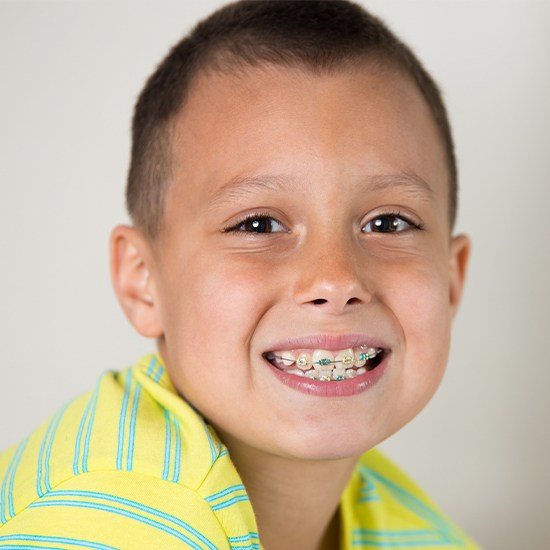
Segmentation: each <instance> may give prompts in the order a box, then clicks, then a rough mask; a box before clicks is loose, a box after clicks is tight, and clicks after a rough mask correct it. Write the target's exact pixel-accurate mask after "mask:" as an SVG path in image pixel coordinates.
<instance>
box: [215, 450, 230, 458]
mask: <svg viewBox="0 0 550 550" xmlns="http://www.w3.org/2000/svg"><path fill="white" fill-rule="evenodd" d="M228 454H229V451H228V450H227V449H224V450H223V451H222V452H221V453H220V454H219V455H218V458H220V456H225V455H228Z"/></svg>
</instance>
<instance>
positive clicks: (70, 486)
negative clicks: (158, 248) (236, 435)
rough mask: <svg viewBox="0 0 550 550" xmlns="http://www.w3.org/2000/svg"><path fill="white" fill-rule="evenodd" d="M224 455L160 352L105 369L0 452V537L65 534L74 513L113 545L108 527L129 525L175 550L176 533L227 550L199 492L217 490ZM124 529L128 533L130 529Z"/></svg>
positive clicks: (212, 511) (81, 522)
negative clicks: (24, 533) (176, 386)
mask: <svg viewBox="0 0 550 550" xmlns="http://www.w3.org/2000/svg"><path fill="white" fill-rule="evenodd" d="M222 451H223V446H222V445H221V443H220V441H219V440H218V439H217V436H216V435H215V433H214V432H213V430H212V429H211V428H210V427H209V426H208V425H207V424H206V423H205V422H204V420H203V419H202V417H200V415H198V414H197V413H196V412H195V411H194V410H193V409H192V408H191V407H190V406H189V405H188V404H187V403H185V402H184V401H183V400H182V399H181V398H180V397H179V396H178V395H177V394H176V393H175V392H174V390H173V387H172V386H171V383H170V381H169V379H168V378H167V376H166V373H165V372H164V367H163V365H162V364H161V363H160V362H159V361H158V356H157V355H150V356H146V357H145V358H142V360H140V362H138V363H137V364H136V365H134V366H133V367H131V368H128V369H125V370H124V371H121V372H115V371H106V372H105V373H104V374H103V375H102V376H101V378H100V379H99V380H98V382H97V384H96V385H95V386H94V388H93V389H91V390H90V391H88V392H87V393H85V394H84V395H82V396H81V397H79V398H77V399H75V400H74V401H72V402H70V403H68V404H67V405H65V406H63V407H61V408H60V409H59V410H58V411H57V412H56V413H55V414H53V415H52V416H51V417H50V418H49V419H48V420H47V421H46V422H45V423H44V424H43V425H42V426H40V427H39V428H38V429H37V430H36V431H35V432H33V433H32V434H31V435H29V436H28V437H27V438H25V439H24V440H23V441H22V442H21V443H20V444H18V445H15V446H13V447H11V448H10V449H8V450H7V451H5V452H4V453H2V454H0V488H1V491H0V535H2V537H4V536H8V534H7V533H11V532H14V533H15V532H19V531H20V530H21V529H26V527H24V526H26V525H30V526H31V527H33V526H34V527H36V526H37V525H38V526H39V529H38V532H40V533H46V532H50V527H51V528H52V529H53V531H52V532H53V533H54V534H55V533H57V535H58V534H59V533H63V534H64V536H65V535H66V534H67V533H68V532H70V531H71V530H72V527H71V528H70V527H68V526H67V525H68V524H67V519H68V517H70V518H73V517H74V518H75V521H74V522H72V521H71V525H72V523H75V525H79V526H80V525H81V524H82V525H89V526H90V528H91V529H92V530H94V529H95V530H97V528H98V525H101V526H102V527H101V531H102V532H103V531H105V532H106V533H107V531H108V533H107V534H106V535H105V536H106V537H107V539H109V540H111V539H112V537H114V536H115V533H114V532H111V531H112V530H113V529H114V527H113V528H112V529H111V527H109V525H110V524H111V523H112V524H113V525H114V524H115V523H116V524H117V525H119V526H120V525H124V524H126V523H128V522H130V523H131V524H132V529H133V528H134V527H136V526H139V529H138V531H135V532H136V533H137V534H136V536H140V535H139V532H140V530H141V531H143V532H142V533H141V536H145V535H144V532H145V531H144V530H149V531H151V530H153V531H155V532H156V531H159V530H160V531H162V532H163V533H165V534H166V536H168V537H169V539H170V538H171V540H172V543H171V544H172V545H173V542H174V540H175V539H174V537H176V539H177V538H178V537H179V539H180V542H185V541H186V539H185V537H190V539H189V540H192V541H195V542H193V544H196V540H202V539H201V537H205V540H204V541H203V543H204V544H206V546H207V547H211V548H218V547H220V548H221V547H225V546H224V544H225V545H226V544H227V542H225V543H224V542H223V541H227V539H226V538H223V532H224V530H223V529H222V527H221V525H220V522H219V520H218V518H217V516H216V513H215V510H212V506H211V503H210V502H209V501H208V500H207V499H206V498H205V497H207V496H208V494H206V493H205V494H202V492H204V491H206V492H208V490H209V484H212V483H214V484H216V483H217V485H216V486H217V487H220V488H221V487H222V486H223V479H224V475H223V474H224V469H223V468H220V465H221V464H222V463H223V460H222V461H218V458H219V457H220V455H221V454H222ZM215 464H216V467H214V465H215ZM215 472H218V473H217V474H215ZM213 480H214V481H213ZM216 480H217V481H216ZM220 480H221V481H220ZM223 487H225V486H223ZM174 511H177V512H176V513H174ZM46 516H47V518H48V521H47V522H46V521H45V518H46ZM106 518H107V519H106ZM96 520H97V521H96ZM57 521H59V522H61V523H57V527H58V529H57V530H56V528H55V525H56V522H57ZM21 522H23V523H21ZM46 524H47V525H46ZM21 525H23V527H21ZM60 525H63V527H62V528H61V529H59V526H60ZM34 527H33V528H32V529H31V532H37V531H36V529H34ZM128 527H129V531H128V533H125V535H124V536H126V537H127V536H130V535H129V533H130V531H131V532H134V531H132V529H130V527H131V526H130V524H128ZM79 529H80V527H79V528H78V529H77V531H78V532H81V531H82V530H80V531H79ZM195 532H196V533H195ZM193 533H195V535H193ZM73 534H75V536H76V533H73ZM57 535H56V536H57ZM157 535H158V533H156V534H155V536H157ZM191 535H193V536H195V538H193V536H191ZM52 536H53V535H52ZM182 537H184V538H182ZM220 537H222V538H220ZM115 538H116V537H115ZM2 540H3V539H2V538H1V537H0V546H1V545H2ZM113 540H114V539H113ZM205 541H207V542H208V541H210V542H212V541H215V542H212V546H210V542H208V543H207V542H205ZM187 542H188V541H187ZM188 544H190V546H191V547H200V548H202V547H203V546H201V545H199V546H193V544H191V543H189V542H188ZM197 544H198V543H197ZM123 546H125V547H131V546H132V545H128V544H124V545H123ZM135 547H139V544H138V545H137V546H135ZM162 547H166V548H170V547H171V546H170V544H168V543H167V545H166V546H162Z"/></svg>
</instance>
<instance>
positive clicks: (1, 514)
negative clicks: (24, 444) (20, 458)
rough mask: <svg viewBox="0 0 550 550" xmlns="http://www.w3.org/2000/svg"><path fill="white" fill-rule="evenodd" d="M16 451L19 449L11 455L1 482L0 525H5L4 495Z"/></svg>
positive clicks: (5, 497)
mask: <svg viewBox="0 0 550 550" xmlns="http://www.w3.org/2000/svg"><path fill="white" fill-rule="evenodd" d="M18 450H19V448H17V449H15V451H14V453H13V456H12V458H11V460H10V463H9V464H8V467H7V469H6V473H5V474H4V479H3V480H2V487H1V488H0V523H6V521H7V519H6V513H5V510H6V508H7V498H8V497H7V494H6V490H7V487H8V478H9V477H10V474H11V471H12V469H13V465H14V463H15V459H16V457H17V451H18Z"/></svg>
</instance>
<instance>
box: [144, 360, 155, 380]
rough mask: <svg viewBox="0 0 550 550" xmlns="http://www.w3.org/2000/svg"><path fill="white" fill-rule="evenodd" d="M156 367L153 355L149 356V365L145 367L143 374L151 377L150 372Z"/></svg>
mask: <svg viewBox="0 0 550 550" xmlns="http://www.w3.org/2000/svg"><path fill="white" fill-rule="evenodd" d="M156 367H157V360H156V358H155V357H154V356H153V357H151V360H150V361H149V366H148V367H147V372H146V373H145V374H146V375H147V376H149V377H151V374H153V372H154V370H155V369H156Z"/></svg>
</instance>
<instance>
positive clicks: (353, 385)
mask: <svg viewBox="0 0 550 550" xmlns="http://www.w3.org/2000/svg"><path fill="white" fill-rule="evenodd" d="M389 356H390V353H389V352H386V355H385V357H384V359H383V360H382V362H381V363H380V364H379V365H377V366H376V368H374V369H372V370H371V371H367V372H364V373H363V374H358V375H357V376H356V377H355V378H347V379H346V380H338V381H331V382H322V381H320V380H313V379H311V378H308V377H306V376H298V375H296V374H289V373H287V372H285V371H282V370H281V369H278V368H277V367H276V366H274V365H272V364H271V363H270V362H269V361H268V360H267V359H265V358H264V361H265V363H266V364H267V366H268V367H269V368H270V370H271V372H272V373H273V374H274V375H275V376H276V377H277V378H278V379H279V380H280V381H281V382H282V383H283V384H284V385H285V386H289V387H290V388H293V389H295V390H298V391H299V392H302V393H306V394H308V395H317V396H319V397H348V396H350V395H357V394H358V393H363V392H365V391H367V390H368V389H369V388H372V387H373V386H374V385H375V384H376V382H378V380H380V378H381V377H382V375H383V374H384V372H385V370H386V364H387V362H388V357H389Z"/></svg>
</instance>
